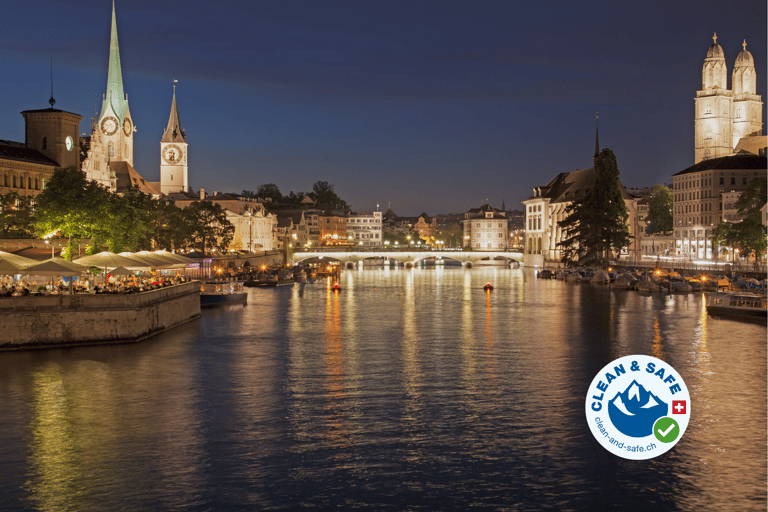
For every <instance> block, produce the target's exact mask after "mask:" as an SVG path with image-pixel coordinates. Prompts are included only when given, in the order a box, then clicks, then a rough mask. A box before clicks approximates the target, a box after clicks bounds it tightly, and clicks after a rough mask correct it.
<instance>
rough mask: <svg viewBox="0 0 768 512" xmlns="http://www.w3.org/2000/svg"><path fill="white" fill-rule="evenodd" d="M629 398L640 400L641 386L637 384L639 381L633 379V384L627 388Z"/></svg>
mask: <svg viewBox="0 0 768 512" xmlns="http://www.w3.org/2000/svg"><path fill="white" fill-rule="evenodd" d="M627 398H629V399H630V400H633V399H634V400H637V401H640V387H639V386H638V385H637V382H635V381H632V385H631V386H629V389H628V390H627Z"/></svg>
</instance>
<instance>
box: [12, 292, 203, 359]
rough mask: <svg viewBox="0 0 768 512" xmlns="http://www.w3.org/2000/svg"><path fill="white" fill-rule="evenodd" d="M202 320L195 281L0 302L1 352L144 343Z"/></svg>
mask: <svg viewBox="0 0 768 512" xmlns="http://www.w3.org/2000/svg"><path fill="white" fill-rule="evenodd" d="M199 316H200V283H199V282H197V281H193V282H190V283H183V284H180V285H175V286H170V287H167V288H160V289H158V290H152V291H148V292H141V293H135V294H126V295H111V294H99V295H91V294H79V295H47V296H29V297H1V298H0V350H15V349H30V348H50V347H67V346H75V345H95V344H102V343H125V342H134V341H140V340H143V339H145V338H147V337H149V336H152V335H155V334H158V333H160V332H162V331H165V330H166V329H170V328H172V327H176V326H177V325H181V324H183V323H185V322H188V321H190V320H192V319H194V318H198V317H199Z"/></svg>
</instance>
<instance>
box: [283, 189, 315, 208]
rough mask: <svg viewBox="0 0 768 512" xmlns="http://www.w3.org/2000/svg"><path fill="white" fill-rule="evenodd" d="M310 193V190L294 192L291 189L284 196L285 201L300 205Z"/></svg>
mask: <svg viewBox="0 0 768 512" xmlns="http://www.w3.org/2000/svg"><path fill="white" fill-rule="evenodd" d="M308 195H309V192H294V191H293V190H291V191H290V192H288V195H287V196H283V202H284V203H287V204H292V205H298V204H299V203H301V201H302V200H303V199H304V198H305V197H307V196H308Z"/></svg>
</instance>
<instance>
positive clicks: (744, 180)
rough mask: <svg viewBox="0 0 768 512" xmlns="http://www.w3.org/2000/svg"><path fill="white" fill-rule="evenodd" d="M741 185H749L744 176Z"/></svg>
mask: <svg viewBox="0 0 768 512" xmlns="http://www.w3.org/2000/svg"><path fill="white" fill-rule="evenodd" d="M741 184H742V185H746V184H747V177H746V176H744V177H743V178H741Z"/></svg>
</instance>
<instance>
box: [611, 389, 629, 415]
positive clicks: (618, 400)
mask: <svg viewBox="0 0 768 512" xmlns="http://www.w3.org/2000/svg"><path fill="white" fill-rule="evenodd" d="M613 405H614V406H616V408H617V409H618V410H620V411H621V412H622V413H624V414H626V415H627V416H634V414H632V413H631V412H629V411H628V410H627V406H626V405H624V401H623V400H622V399H621V395H620V394H617V395H616V396H615V397H614V399H613Z"/></svg>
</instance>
